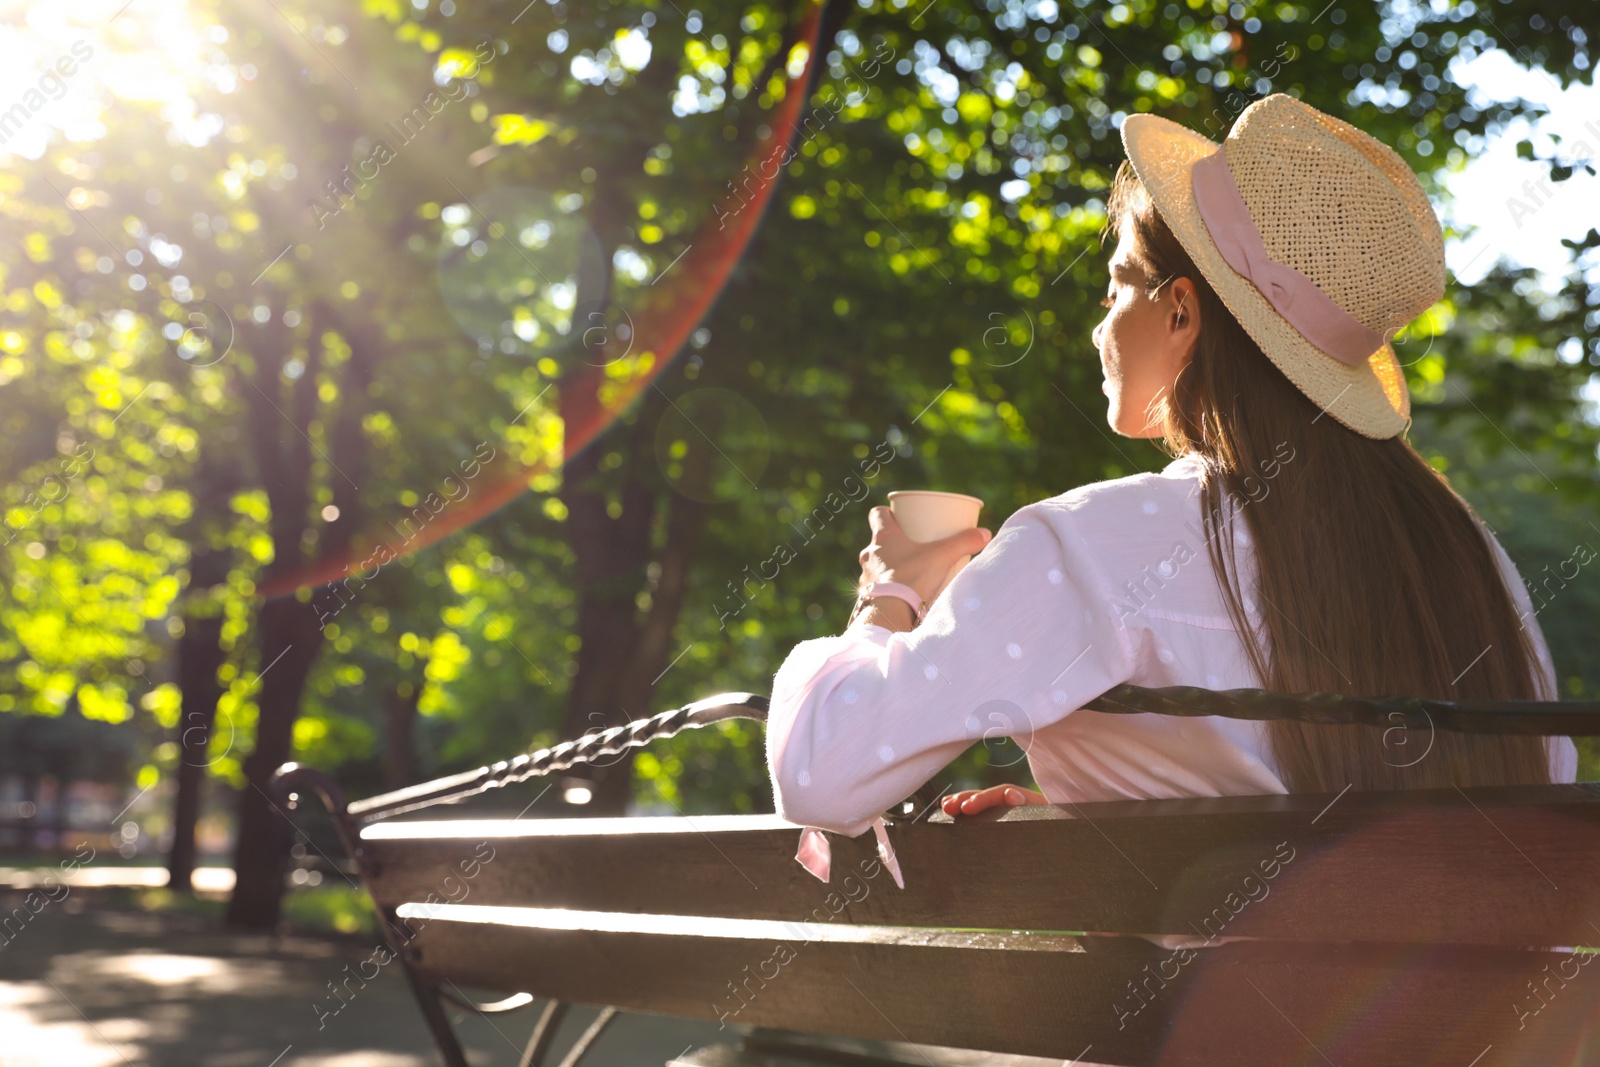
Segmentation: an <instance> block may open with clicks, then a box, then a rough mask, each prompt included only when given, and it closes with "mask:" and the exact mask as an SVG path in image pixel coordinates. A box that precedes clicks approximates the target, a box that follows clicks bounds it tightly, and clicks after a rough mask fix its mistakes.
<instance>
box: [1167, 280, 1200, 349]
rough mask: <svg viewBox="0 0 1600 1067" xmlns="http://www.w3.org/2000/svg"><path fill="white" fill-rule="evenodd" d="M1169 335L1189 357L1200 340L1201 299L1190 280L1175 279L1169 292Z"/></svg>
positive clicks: (1177, 346) (1176, 345) (1175, 344)
mask: <svg viewBox="0 0 1600 1067" xmlns="http://www.w3.org/2000/svg"><path fill="white" fill-rule="evenodd" d="M1166 312H1167V316H1166V318H1167V334H1168V336H1169V337H1170V338H1171V339H1172V341H1173V343H1174V346H1175V347H1176V348H1178V349H1179V350H1180V351H1181V352H1183V353H1184V355H1185V356H1186V357H1187V356H1188V355H1191V354H1192V353H1193V352H1194V345H1195V342H1196V341H1198V340H1199V338H1200V297H1199V295H1198V294H1197V293H1196V292H1195V288H1194V282H1193V281H1191V280H1190V279H1188V278H1175V279H1173V282H1172V285H1171V287H1170V288H1169V289H1168V290H1167V308H1166Z"/></svg>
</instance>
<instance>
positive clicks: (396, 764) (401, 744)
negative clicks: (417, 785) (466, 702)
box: [383, 681, 422, 789]
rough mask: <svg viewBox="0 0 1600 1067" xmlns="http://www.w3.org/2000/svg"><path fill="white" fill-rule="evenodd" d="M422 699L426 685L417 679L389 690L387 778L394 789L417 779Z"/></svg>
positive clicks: (385, 765) (385, 731)
mask: <svg viewBox="0 0 1600 1067" xmlns="http://www.w3.org/2000/svg"><path fill="white" fill-rule="evenodd" d="M421 699H422V685H421V684H419V683H417V682H410V681H406V682H401V683H400V684H399V685H398V686H397V687H395V688H394V689H393V690H391V691H390V692H389V697H388V706H387V709H386V710H387V711H388V723H387V724H386V726H387V728H386V729H385V730H384V751H385V759H384V761H383V777H384V781H385V783H386V784H387V786H388V788H390V789H401V788H403V787H405V786H408V785H412V784H413V783H414V782H415V781H416V735H417V703H418V702H419V701H420V700H421Z"/></svg>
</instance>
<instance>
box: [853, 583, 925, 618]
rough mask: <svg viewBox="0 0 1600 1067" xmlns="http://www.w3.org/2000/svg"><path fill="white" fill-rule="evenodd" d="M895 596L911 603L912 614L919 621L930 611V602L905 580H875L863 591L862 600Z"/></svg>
mask: <svg viewBox="0 0 1600 1067" xmlns="http://www.w3.org/2000/svg"><path fill="white" fill-rule="evenodd" d="M884 596H889V597H894V598H895V599H896V600H904V601H905V602H906V603H907V604H910V605H911V616H912V618H913V619H915V620H916V621H917V622H921V621H922V617H923V616H924V615H926V614H927V613H928V602H927V601H926V600H923V599H922V596H921V594H919V593H918V592H917V591H916V590H915V589H913V588H911V587H910V586H909V585H906V584H904V583H903V582H873V583H871V584H870V585H868V586H867V587H866V588H865V589H863V590H862V591H861V599H862V601H868V600H875V599H877V598H878V597H884Z"/></svg>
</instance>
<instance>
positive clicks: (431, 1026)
mask: <svg viewBox="0 0 1600 1067" xmlns="http://www.w3.org/2000/svg"><path fill="white" fill-rule="evenodd" d="M405 970H406V981H407V982H410V983H411V992H413V993H415V994H416V995H417V1006H418V1007H420V1008H421V1009H422V1018H423V1019H424V1020H425V1021H426V1022H427V1024H428V1030H429V1031H430V1032H431V1033H432V1034H433V1043H434V1044H435V1045H437V1046H439V1057H440V1058H441V1059H443V1060H444V1067H471V1065H470V1064H469V1063H467V1054H466V1053H465V1052H463V1051H461V1042H460V1041H458V1040H456V1032H455V1029H454V1028H453V1027H452V1026H451V1025H450V1019H449V1017H448V1016H446V1015H445V1013H444V1003H443V1002H442V1001H441V1000H440V999H439V990H438V989H437V988H435V987H434V986H431V985H428V984H426V983H424V982H423V981H422V980H421V979H420V978H418V977H417V975H416V972H415V971H413V970H412V969H411V968H410V967H409V966H408V967H407V968H406V969H405Z"/></svg>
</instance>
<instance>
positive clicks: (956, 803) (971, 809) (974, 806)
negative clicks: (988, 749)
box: [940, 785, 1050, 817]
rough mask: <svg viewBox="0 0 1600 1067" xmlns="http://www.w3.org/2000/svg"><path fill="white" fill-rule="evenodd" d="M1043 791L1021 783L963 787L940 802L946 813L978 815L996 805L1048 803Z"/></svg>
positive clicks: (950, 814)
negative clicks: (976, 787) (1034, 789)
mask: <svg viewBox="0 0 1600 1067" xmlns="http://www.w3.org/2000/svg"><path fill="white" fill-rule="evenodd" d="M1048 803H1050V801H1049V800H1047V799H1046V798H1045V795H1044V794H1043V793H1035V792H1034V791H1033V790H1031V789H1024V788H1022V786H1020V785H997V786H991V787H990V788H988V789H963V790H961V792H959V793H951V794H950V795H949V796H947V797H945V798H943V799H942V800H941V801H940V804H941V805H942V806H943V807H944V813H945V814H946V815H949V816H952V817H960V816H962V815H976V814H978V813H979V812H980V811H988V810H989V809H990V808H992V807H994V806H996V805H1009V806H1013V807H1014V806H1016V805H1018V804H1048Z"/></svg>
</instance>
